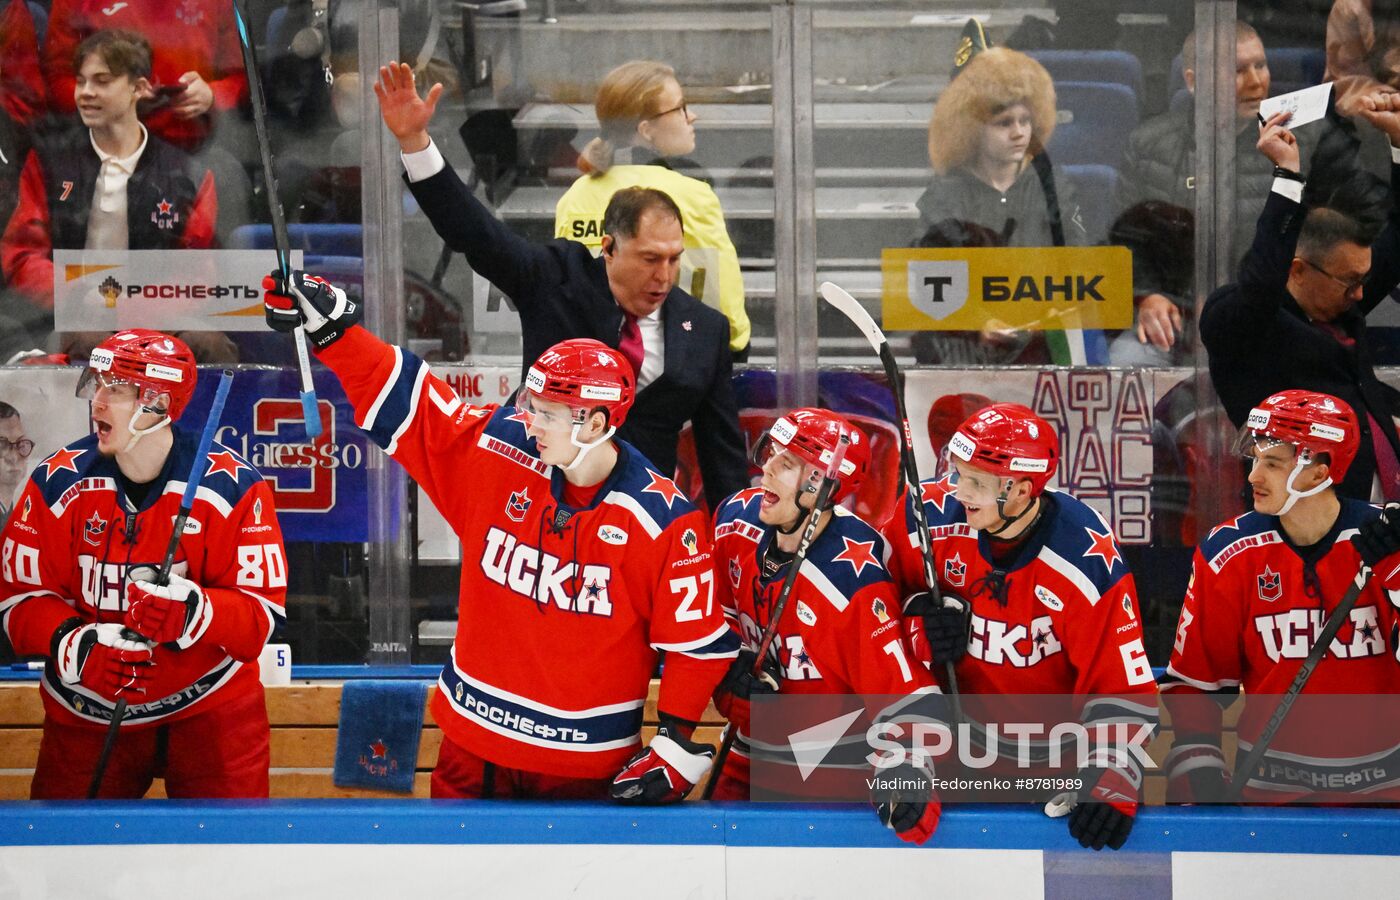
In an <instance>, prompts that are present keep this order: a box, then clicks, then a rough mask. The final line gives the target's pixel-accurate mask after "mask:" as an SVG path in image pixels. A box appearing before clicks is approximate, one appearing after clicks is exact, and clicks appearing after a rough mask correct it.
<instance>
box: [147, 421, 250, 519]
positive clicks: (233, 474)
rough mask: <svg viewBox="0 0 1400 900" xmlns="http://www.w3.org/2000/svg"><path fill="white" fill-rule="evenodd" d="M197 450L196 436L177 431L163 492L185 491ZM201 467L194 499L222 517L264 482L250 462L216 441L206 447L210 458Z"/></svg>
mask: <svg viewBox="0 0 1400 900" xmlns="http://www.w3.org/2000/svg"><path fill="white" fill-rule="evenodd" d="M198 451H199V435H197V434H194V433H192V432H186V431H178V432H176V439H175V444H174V445H173V446H172V447H171V449H170V452H171V454H172V456H173V457H174V458H173V459H172V460H171V461H170V463H171V468H170V472H171V478H170V481H168V482H166V485H165V489H164V492H165V493H169V492H171V491H175V492H178V493H183V492H184V490H185V484H186V478H187V477H188V476H189V473H190V472H192V471H193V466H194V465H195V454H196V453H197V452H198ZM200 466H201V475H200V481H199V489H198V492H197V493H196V495H195V496H196V498H197V499H200V500H205V501H208V502H209V503H211V504H213V505H214V506H216V507H218V508H219V509H220V511H221V512H223V514H224V515H225V516H227V515H229V514H230V513H231V512H232V511H233V508H234V507H235V506H237V505H238V503H239V501H241V500H242V499H243V498H244V496H246V495H247V493H248V492H249V491H251V490H252V489H253V486H254V485H256V484H257V483H258V482H260V481H262V480H263V477H262V473H261V472H259V471H258V470H257V469H255V468H254V467H253V464H252V463H250V462H248V461H247V460H246V459H244V458H243V457H242V456H240V455H239V454H238V453H237V452H235V451H234V450H232V449H230V448H229V447H226V446H224V445H223V444H221V443H219V442H218V441H214V442H213V443H211V444H210V445H209V455H208V456H206V457H205V458H204V460H203V461H202V462H201V463H200Z"/></svg>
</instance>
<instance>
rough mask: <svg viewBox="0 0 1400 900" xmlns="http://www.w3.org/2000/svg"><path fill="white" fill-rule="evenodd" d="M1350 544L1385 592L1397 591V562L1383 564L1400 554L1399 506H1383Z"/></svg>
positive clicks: (1399, 576) (1399, 586) (1399, 562)
mask: <svg viewBox="0 0 1400 900" xmlns="http://www.w3.org/2000/svg"><path fill="white" fill-rule="evenodd" d="M1351 542H1352V543H1353V544H1355V545H1356V552H1357V553H1360V554H1361V558H1362V560H1364V561H1365V563H1366V565H1368V566H1370V567H1371V568H1372V569H1374V570H1375V573H1376V575H1377V577H1379V578H1380V580H1381V584H1382V585H1384V587H1385V589H1386V590H1388V591H1393V590H1400V559H1397V560H1392V561H1391V562H1390V563H1389V564H1385V561H1386V559H1388V558H1389V557H1392V556H1394V555H1395V554H1397V553H1400V507H1397V506H1386V508H1385V509H1383V510H1381V514H1380V515H1379V516H1377V517H1376V518H1374V519H1372V520H1371V521H1369V522H1366V523H1364V524H1363V525H1362V526H1361V527H1360V528H1359V529H1358V530H1357V532H1356V534H1355V535H1353V536H1352V539H1351Z"/></svg>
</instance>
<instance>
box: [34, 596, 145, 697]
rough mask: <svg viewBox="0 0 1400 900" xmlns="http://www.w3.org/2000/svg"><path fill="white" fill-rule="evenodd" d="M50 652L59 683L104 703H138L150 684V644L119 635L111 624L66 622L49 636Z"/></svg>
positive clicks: (118, 628) (118, 630) (120, 632)
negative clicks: (73, 686) (77, 686)
mask: <svg viewBox="0 0 1400 900" xmlns="http://www.w3.org/2000/svg"><path fill="white" fill-rule="evenodd" d="M50 652H51V654H52V656H53V661H54V667H55V669H56V670H57V672H58V677H59V680H61V681H62V682H63V683H64V684H80V685H82V686H83V687H85V688H87V689H88V690H90V691H92V692H93V693H94V694H96V695H97V696H99V697H101V698H102V699H104V700H107V701H109V702H112V703H115V702H116V701H117V700H120V699H126V700H139V699H141V698H142V697H143V696H144V695H145V693H146V687H147V685H149V684H150V681H151V668H152V661H151V645H150V644H147V643H144V642H142V641H133V640H129V639H127V638H125V637H123V636H122V626H120V625H118V624H117V623H115V622H110V623H106V624H102V625H96V624H89V625H84V624H83V621H82V619H79V618H77V617H74V618H72V619H68V620H67V621H65V622H64V623H63V624H62V625H60V626H58V628H57V629H56V630H55V631H54V633H53V640H52V641H51V642H50Z"/></svg>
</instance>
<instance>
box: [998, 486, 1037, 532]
mask: <svg viewBox="0 0 1400 900" xmlns="http://www.w3.org/2000/svg"><path fill="white" fill-rule="evenodd" d="M1006 501H1007V496H1006V488H1002V491H1001V496H999V497H997V516H998V517H999V518H1000V519H1001V524H1000V525H998V526H997V527H996V528H993V529H991V530H990V531H988V532H987V534H988V535H989V536H991V537H996V536H997V535H999V534H1001V533H1002V532H1003V531H1005V530H1006V529H1008V528H1010V527H1011V526H1012V525H1015V524H1016V523H1017V522H1019V521H1021V520H1022V519H1024V518H1025V517H1026V514H1027V513H1029V512H1030V511H1031V510H1032V509H1034V510H1035V511H1036V516H1037V517H1039V516H1040V496H1039V495H1038V494H1037V495H1036V496H1034V497H1032V498H1031V499H1030V502H1029V503H1027V504H1026V508H1025V509H1023V510H1021V511H1020V512H1018V513H1017V514H1016V515H1014V516H1010V517H1008V516H1007V515H1006Z"/></svg>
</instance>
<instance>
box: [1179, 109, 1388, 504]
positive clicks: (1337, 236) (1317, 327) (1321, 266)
mask: <svg viewBox="0 0 1400 900" xmlns="http://www.w3.org/2000/svg"><path fill="white" fill-rule="evenodd" d="M1362 114H1363V115H1364V116H1366V118H1367V119H1368V120H1369V121H1370V123H1371V124H1372V125H1373V126H1375V127H1376V128H1378V129H1380V130H1381V131H1383V132H1385V133H1386V134H1387V135H1388V137H1389V138H1390V143H1391V147H1392V150H1391V153H1392V164H1391V173H1390V174H1391V182H1390V183H1391V191H1392V195H1391V211H1390V218H1389V220H1388V221H1387V222H1386V226H1385V228H1384V230H1382V232H1381V233H1380V235H1379V236H1378V237H1377V238H1376V239H1375V240H1374V242H1370V243H1369V246H1368V235H1367V233H1366V230H1365V229H1364V228H1363V227H1362V226H1361V225H1360V224H1359V223H1358V222H1357V221H1356V220H1355V219H1353V218H1351V217H1348V216H1346V215H1344V214H1342V213H1339V212H1338V211H1336V210H1333V209H1327V208H1316V209H1312V210H1307V209H1306V207H1304V205H1303V203H1302V198H1303V184H1302V183H1301V181H1302V180H1303V175H1302V174H1300V169H1299V165H1300V156H1299V152H1298V146H1297V141H1296V140H1295V139H1294V138H1293V135H1292V134H1291V133H1290V132H1289V131H1288V129H1286V128H1284V127H1283V124H1284V121H1285V119H1286V116H1287V114H1286V113H1282V114H1279V115H1275V116H1273V117H1272V118H1270V119H1269V121H1268V123H1267V124H1266V127H1265V128H1264V129H1263V131H1262V132H1261V134H1260V137H1259V142H1258V152H1259V153H1261V154H1262V155H1264V156H1266V157H1267V158H1268V159H1269V161H1270V163H1272V164H1273V165H1274V166H1277V167H1278V168H1279V170H1280V172H1281V173H1282V174H1281V175H1280V176H1279V177H1276V178H1274V179H1273V181H1272V184H1271V187H1270V188H1269V190H1268V193H1267V200H1266V202H1265V203H1264V209H1263V212H1261V213H1260V215H1259V222H1258V227H1257V229H1256V231H1255V236H1254V243H1253V244H1252V245H1251V246H1250V248H1249V253H1248V254H1246V256H1245V259H1244V262H1243V263H1242V264H1241V266H1240V280H1239V281H1238V282H1237V283H1234V284H1227V285H1225V286H1224V287H1221V288H1219V289H1217V290H1216V291H1214V292H1213V293H1212V294H1211V295H1210V297H1209V298H1208V299H1207V300H1206V303H1205V306H1204V307H1203V309H1202V312H1201V325H1200V328H1201V340H1202V342H1203V343H1204V344H1205V346H1206V349H1207V351H1209V353H1210V376H1211V381H1212V383H1213V384H1214V385H1215V390H1216V393H1218V394H1219V395H1220V401H1221V403H1222V405H1224V407H1225V411H1226V412H1227V413H1228V414H1229V416H1230V420H1231V422H1233V423H1234V425H1235V426H1236V427H1240V426H1242V425H1243V424H1244V423H1245V419H1246V417H1247V416H1248V415H1249V412H1250V410H1251V409H1253V408H1254V407H1255V406H1258V405H1259V403H1260V402H1261V401H1263V400H1264V399H1265V398H1266V397H1269V396H1271V395H1272V394H1275V393H1277V392H1278V391H1281V390H1288V389H1291V388H1302V389H1305V390H1313V391H1321V392H1323V393H1328V394H1332V395H1333V396H1336V397H1338V398H1340V399H1341V400H1343V401H1345V402H1346V404H1347V405H1348V406H1350V407H1351V408H1352V409H1354V410H1355V411H1356V414H1357V418H1358V419H1359V421H1360V426H1361V448H1360V450H1359V452H1358V453H1357V456H1356V461H1355V462H1354V463H1353V464H1352V465H1351V467H1350V468H1349V469H1348V470H1347V473H1346V478H1345V480H1344V481H1343V482H1342V483H1341V484H1340V485H1339V486H1338V490H1339V493H1340V494H1341V495H1342V496H1346V497H1353V498H1356V499H1358V500H1368V499H1381V498H1383V499H1385V500H1400V437H1397V435H1396V430H1395V423H1394V420H1393V418H1392V417H1393V416H1394V415H1395V413H1396V411H1397V403H1396V401H1397V395H1396V392H1395V390H1394V389H1392V388H1389V387H1387V386H1386V385H1385V384H1383V383H1382V382H1381V381H1380V380H1379V379H1378V378H1377V377H1376V373H1375V369H1374V368H1373V366H1372V363H1371V356H1370V349H1369V346H1368V340H1367V333H1366V316H1367V314H1368V313H1370V311H1371V310H1373V309H1375V308H1376V306H1377V305H1378V304H1379V303H1380V302H1381V301H1382V300H1384V299H1385V298H1386V296H1387V295H1388V294H1389V293H1390V291H1391V290H1392V289H1393V288H1394V287H1395V286H1396V283H1397V282H1400V209H1397V206H1396V203H1395V201H1396V199H1397V198H1396V196H1395V191H1396V189H1397V186H1400V162H1395V160H1400V94H1381V93H1377V94H1373V95H1372V96H1371V97H1368V98H1366V100H1364V101H1363V105H1362Z"/></svg>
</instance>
